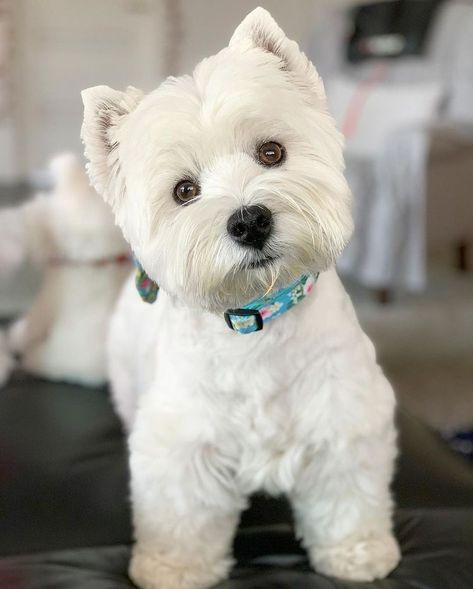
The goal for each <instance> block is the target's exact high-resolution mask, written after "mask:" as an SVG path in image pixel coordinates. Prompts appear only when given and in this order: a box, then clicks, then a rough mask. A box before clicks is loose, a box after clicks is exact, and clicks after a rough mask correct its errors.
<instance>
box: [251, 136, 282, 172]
mask: <svg viewBox="0 0 473 589" xmlns="http://www.w3.org/2000/svg"><path fill="white" fill-rule="evenodd" d="M285 154H286V151H285V149H284V147H283V146H282V145H279V143H276V142H275V141H268V142H267V143H263V145H261V146H260V147H259V149H258V153H257V156H258V161H259V162H260V164H262V165H263V166H268V167H270V166H277V165H278V164H280V163H282V161H283V159H284V156H285Z"/></svg>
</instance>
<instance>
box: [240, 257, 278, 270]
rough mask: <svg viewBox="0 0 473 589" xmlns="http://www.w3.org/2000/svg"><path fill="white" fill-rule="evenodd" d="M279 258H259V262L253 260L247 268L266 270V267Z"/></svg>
mask: <svg viewBox="0 0 473 589" xmlns="http://www.w3.org/2000/svg"><path fill="white" fill-rule="evenodd" d="M280 257H281V256H265V257H264V258H260V259H259V260H253V261H251V262H249V264H248V265H247V267H248V268H251V269H255V268H266V266H270V265H271V264H273V263H274V262H275V261H276V260H278V259H279V258H280Z"/></svg>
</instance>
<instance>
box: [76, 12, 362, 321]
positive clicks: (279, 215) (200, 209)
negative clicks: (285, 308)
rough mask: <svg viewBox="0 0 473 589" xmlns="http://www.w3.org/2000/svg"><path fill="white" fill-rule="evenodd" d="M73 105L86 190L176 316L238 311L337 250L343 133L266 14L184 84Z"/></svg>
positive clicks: (312, 74) (93, 91) (344, 224)
mask: <svg viewBox="0 0 473 589" xmlns="http://www.w3.org/2000/svg"><path fill="white" fill-rule="evenodd" d="M83 100H84V106H85V116H84V124H83V128H82V138H83V141H84V144H85V153H86V156H87V157H88V159H89V162H90V163H89V174H90V177H91V179H92V183H93V185H94V186H95V188H96V189H97V190H98V192H100V193H101V194H102V195H103V196H104V198H105V200H107V201H108V202H109V203H110V205H111V206H112V208H113V210H114V213H115V217H116V220H117V222H118V224H119V225H120V227H121V228H122V230H123V232H124V235H125V236H126V238H127V239H128V241H129V242H130V244H131V247H132V248H133V250H134V252H135V254H136V255H137V257H138V258H139V260H140V262H141V263H142V265H143V267H144V268H145V270H146V271H147V273H148V274H149V276H150V277H151V278H153V279H154V280H155V281H156V282H158V283H159V285H160V286H161V287H162V288H163V289H165V290H166V291H167V292H168V293H170V294H172V295H174V296H176V297H178V298H179V299H181V300H183V301H184V302H185V303H186V304H190V305H197V306H200V307H202V308H205V309H209V310H212V311H221V310H223V309H225V308H228V307H236V306H241V305H243V304H244V303H247V302H248V301H249V300H251V299H252V298H254V297H255V296H261V295H262V294H264V293H265V292H266V291H267V290H268V289H270V288H272V287H280V286H283V285H286V284H287V283H289V282H290V281H292V280H294V279H296V278H297V277H298V276H300V275H301V274H302V273H304V272H316V271H320V270H324V269H326V268H327V267H329V266H330V265H332V264H333V263H334V260H335V258H336V257H337V256H338V254H339V253H340V252H341V250H342V249H343V247H344V245H345V244H346V242H347V240H348V238H349V236H350V234H351V230H352V218H351V210H350V201H351V197H350V191H349V189H348V187H347V184H346V182H345V179H344V176H343V167H344V164H343V156H342V138H341V135H340V133H339V132H338V131H337V130H336V128H335V124H334V122H333V119H332V117H331V116H330V115H329V113H328V112H327V107H326V99H325V93H324V88H323V84H322V81H321V80H320V78H319V76H318V74H317V72H316V70H315V68H314V66H313V65H312V64H311V63H310V61H309V60H308V59H307V58H306V56H305V55H304V54H303V53H302V52H301V51H300V50H299V48H298V46H297V44H296V43H295V42H294V41H290V40H289V39H288V38H287V37H286V36H285V34H284V33H283V31H282V30H281V29H280V28H279V27H278V25H277V24H276V23H275V22H274V20H273V19H272V17H271V16H270V15H269V13H268V12H266V11H265V10H263V9H261V8H258V9H256V10H254V11H253V12H252V13H251V14H250V15H249V16H247V17H246V19H245V20H244V21H243V22H242V23H241V24H240V26H239V27H238V28H237V29H236V31H235V33H234V35H233V37H232V39H231V41H230V44H229V46H228V47H226V48H225V49H223V50H222V51H220V52H219V53H218V54H217V55H215V56H213V57H210V58H208V59H205V60H204V61H202V62H201V63H200V64H199V65H198V66H197V67H196V69H195V71H194V73H193V75H192V76H183V77H180V78H168V79H167V80H166V81H165V82H164V83H163V84H162V85H161V86H160V87H159V88H158V89H157V90H155V91H154V92H152V93H150V94H148V95H146V96H143V94H142V93H141V92H139V91H138V90H136V89H135V88H128V89H127V90H126V91H125V92H118V91H116V90H112V89H111V88H108V87H105V86H98V87H95V88H90V89H88V90H86V91H84V92H83Z"/></svg>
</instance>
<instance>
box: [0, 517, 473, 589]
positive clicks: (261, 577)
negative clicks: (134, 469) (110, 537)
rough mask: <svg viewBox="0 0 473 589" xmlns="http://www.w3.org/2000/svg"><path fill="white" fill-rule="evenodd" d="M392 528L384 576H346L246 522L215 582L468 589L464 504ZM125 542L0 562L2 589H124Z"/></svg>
mask: <svg viewBox="0 0 473 589" xmlns="http://www.w3.org/2000/svg"><path fill="white" fill-rule="evenodd" d="M396 534H397V536H398V538H399V539H400V542H401V546H402V552H403V558H402V561H401V564H400V565H399V567H398V568H397V569H396V570H395V571H394V572H393V573H392V574H391V575H390V577H389V578H387V579H384V580H382V581H376V582H374V583H353V582H351V583H350V582H347V581H340V580H336V579H331V578H328V577H324V576H322V575H318V574H317V573H316V572H314V571H312V570H311V569H310V568H309V567H308V564H307V560H306V558H305V555H304V554H303V552H302V551H301V550H300V548H299V547H298V545H297V544H296V543H295V541H294V537H293V535H292V531H291V530H290V529H287V528H286V527H285V526H280V527H279V528H276V529H274V527H273V529H271V527H268V528H266V529H265V530H263V531H262V530H261V529H259V528H255V529H246V530H244V531H241V532H240V535H239V537H238V538H237V541H236V546H235V554H236V557H237V558H238V566H237V567H236V568H235V569H234V571H233V573H232V577H231V579H229V580H228V581H225V582H223V583H220V584H219V585H218V589H289V588H290V589H471V587H473V559H472V555H473V514H472V512H471V511H462V510H458V511H452V510H450V511H447V510H442V511H438V512H436V511H432V510H426V511H425V510H419V511H401V512H400V513H398V515H397V517H396ZM128 558H129V548H128V547H127V546H106V547H101V548H81V549H76V550H63V551H58V552H50V553H46V554H44V553H43V554H35V555H31V556H21V557H13V558H9V559H3V561H0V586H1V587H2V588H5V589H10V588H11V589H20V588H21V589H122V588H123V589H124V588H132V587H133V584H132V583H131V582H130V581H129V580H128V578H127V574H126V571H127V566H128Z"/></svg>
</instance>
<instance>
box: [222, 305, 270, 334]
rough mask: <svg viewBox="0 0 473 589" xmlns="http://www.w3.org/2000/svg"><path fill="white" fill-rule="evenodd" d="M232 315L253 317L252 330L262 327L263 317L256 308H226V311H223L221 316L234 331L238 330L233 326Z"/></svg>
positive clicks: (259, 329) (258, 329)
mask: <svg viewBox="0 0 473 589" xmlns="http://www.w3.org/2000/svg"><path fill="white" fill-rule="evenodd" d="M232 315H233V316H235V317H254V318H255V329H253V331H261V330H262V329H263V317H261V314H260V312H259V311H258V309H228V311H225V313H224V314H223V316H224V317H225V322H226V324H227V325H228V327H229V328H230V329H233V330H234V331H239V330H238V329H235V328H234V327H233V323H232Z"/></svg>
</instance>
